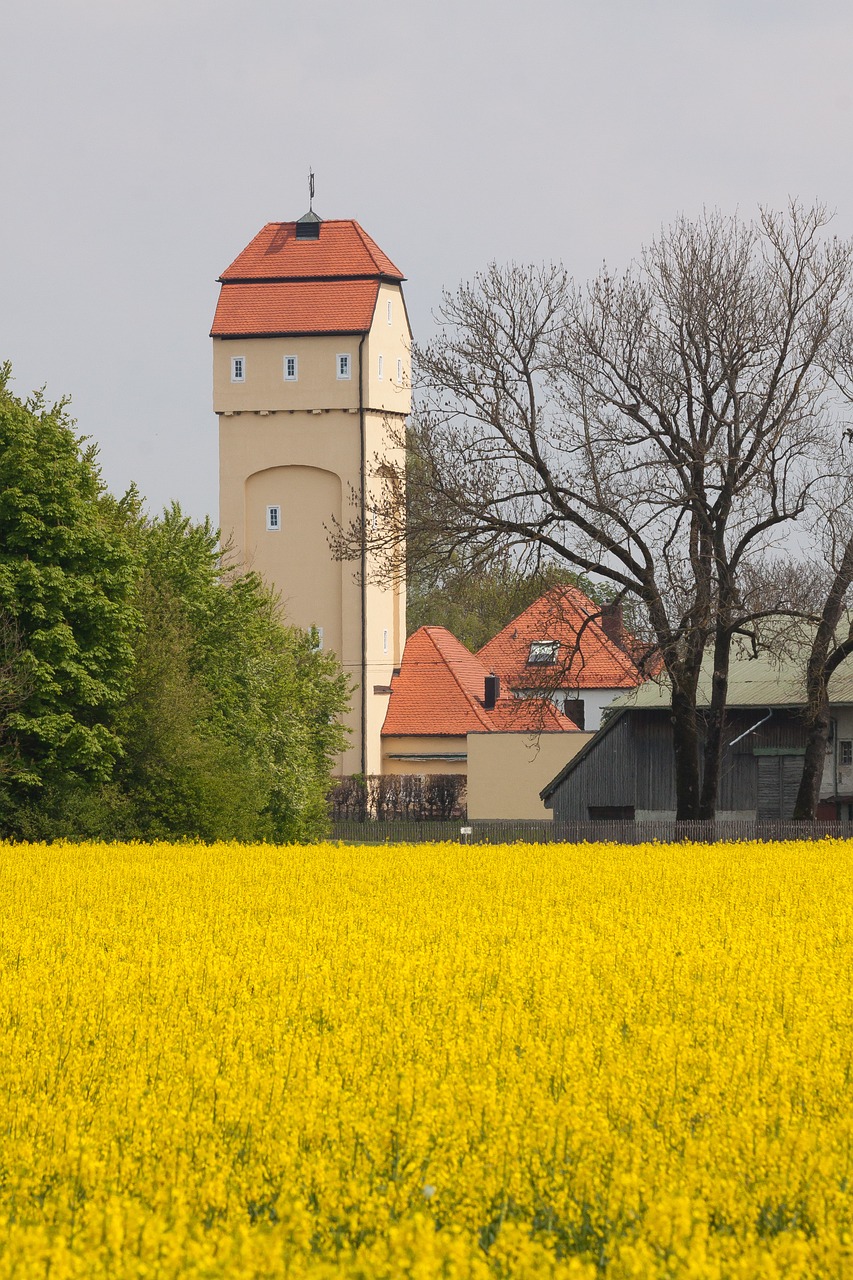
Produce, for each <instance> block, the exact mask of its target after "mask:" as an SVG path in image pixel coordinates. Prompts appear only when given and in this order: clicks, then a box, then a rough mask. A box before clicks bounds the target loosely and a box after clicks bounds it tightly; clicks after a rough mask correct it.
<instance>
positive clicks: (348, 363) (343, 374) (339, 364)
mask: <svg viewBox="0 0 853 1280" xmlns="http://www.w3.org/2000/svg"><path fill="white" fill-rule="evenodd" d="M335 368H336V369H337V371H338V382H349V381H350V379H351V378H352V357H351V356H350V353H349V352H348V351H339V352H338V354H337V355H336V356H335Z"/></svg>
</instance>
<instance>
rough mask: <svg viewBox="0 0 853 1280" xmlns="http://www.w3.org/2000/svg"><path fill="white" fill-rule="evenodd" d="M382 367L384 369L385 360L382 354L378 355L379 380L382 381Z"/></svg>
mask: <svg viewBox="0 0 853 1280" xmlns="http://www.w3.org/2000/svg"><path fill="white" fill-rule="evenodd" d="M384 369H385V360H384V358H383V357H382V356H380V357H379V381H380V382H381V381H382V376H383V371H384Z"/></svg>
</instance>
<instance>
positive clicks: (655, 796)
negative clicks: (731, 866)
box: [541, 659, 853, 822]
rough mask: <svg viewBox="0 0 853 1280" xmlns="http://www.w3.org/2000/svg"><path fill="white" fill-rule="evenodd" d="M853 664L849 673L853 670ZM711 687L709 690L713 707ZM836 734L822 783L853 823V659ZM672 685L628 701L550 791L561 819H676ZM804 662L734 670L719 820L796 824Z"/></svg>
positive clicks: (829, 809) (742, 663)
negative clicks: (778, 820) (788, 820)
mask: <svg viewBox="0 0 853 1280" xmlns="http://www.w3.org/2000/svg"><path fill="white" fill-rule="evenodd" d="M845 668H847V669H845ZM708 688H709V681H708V679H707V678H705V679H703V681H702V683H701V685H700V705H701V701H704V702H705V703H706V705H707V695H708ZM830 703H831V712H832V737H831V741H830V743H829V750H828V752H827V758H826V766H825V768H824V775H823V780H822V784H821V793H820V794H821V808H820V813H819V816H821V817H824V818H851V819H853V661H851V662H848V663H847V664H845V665H844V666H842V667H841V668H839V670H838V671H837V672H836V673H835V675H834V676H833V680H832V683H831V685H830ZM668 704H669V687H668V686H667V685H666V684H663V683H656V682H649V683H648V684H646V685H643V686H642V687H641V688H639V689H637V690H636V691H634V692H632V693H631V694H629V695H627V696H626V697H624V698H622V699H620V700H619V702H618V703H617V704H615V705H614V708H613V710H612V712H611V714H610V716H609V718H608V719H607V720H606V722H605V723H604V725H603V726H602V727H601V729H599V731H598V733H596V735H595V737H594V738H592V740H591V741H590V742H588V743H587V744H586V746H585V747H584V748H583V749H582V750H581V751H580V752H579V753H578V754H577V755H576V756H575V757H574V759H572V760H570V761H569V762H568V764H567V765H566V766H565V768H564V769H562V770H561V772H560V773H558V774H557V776H556V777H555V778H553V779H552V780H551V782H549V783H548V785H547V787H545V788H544V790H543V791H542V792H541V796H542V800H543V801H544V804H545V807H546V808H549V809H551V810H552V813H553V817H554V821H555V822H586V821H589V820H595V819H609V820H623V821H624V820H626V819H627V820H635V821H637V822H642V821H666V820H670V819H673V818H674V817H675V773H674V768H673V751H672V724H671V720H670V712H669V705H668ZM803 705H804V694H803V688H802V675H801V671H800V668H799V666H794V665H793V664H787V665H775V664H771V663H769V662H767V661H762V660H760V659H758V660H748V659H742V660H739V661H737V662H735V663H733V664H732V674H731V680H730V688H729V711H728V719H727V734H726V737H727V742H728V746H727V748H726V751H725V753H724V756H723V766H722V772H721V777H720V796H719V808H718V813H717V816H718V818H719V819H732V820H735V819H740V820H746V821H752V820H758V821H764V820H770V819H775V818H782V819H784V818H790V817H791V816H792V814H793V809H794V801H795V800H796V795H797V788H798V787H799V783H800V777H801V775H802V768H803V755H804V752H805V741H806V734H805V724H804V720H803V715H802V708H803Z"/></svg>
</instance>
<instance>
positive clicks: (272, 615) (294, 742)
mask: <svg viewBox="0 0 853 1280" xmlns="http://www.w3.org/2000/svg"><path fill="white" fill-rule="evenodd" d="M137 537H138V541H139V547H140V558H141V561H142V573H141V581H140V590H139V597H138V599H139V607H140V611H141V614H142V618H143V623H144V625H143V628H142V632H141V634H140V639H139V643H138V648H137V662H136V667H135V671H134V676H133V680H132V683H131V686H130V691H129V696H128V699H127V702H126V705H125V709H124V712H123V716H122V726H123V733H122V736H123V740H124V744H125V748H124V760H123V763H122V766H121V771H120V772H121V777H122V783H123V787H124V788H125V790H126V792H127V793H128V794H129V795H130V796H131V797H132V799H133V803H134V807H135V810H136V813H137V821H138V824H139V826H140V828H141V830H142V831H143V832H144V834H145V835H148V836H156V835H183V836H198V837H201V838H204V839H215V838H238V839H258V838H268V839H274V840H282V841H283V840H306V839H315V838H318V837H319V836H321V835H322V834H324V832H325V830H326V828H327V823H328V806H327V803H326V795H327V793H328V790H329V787H330V774H331V768H332V764H333V761H334V758H335V756H336V755H337V753H338V752H339V751H341V750H342V749H343V746H344V733H343V730H342V728H341V726H340V717H341V715H342V713H343V711H344V709H345V707H346V703H347V697H348V690H347V684H346V679H345V677H344V675H343V673H342V671H341V669H340V666H339V665H338V663H337V661H336V659H335V658H334V657H333V656H332V655H329V654H322V653H319V652H316V651H315V649H314V646H313V643H312V639H311V637H310V636H309V635H307V634H306V633H304V632H302V631H299V630H298V629H297V628H294V627H287V626H284V625H283V624H282V622H281V619H280V616H279V612H278V609H277V605H276V601H275V599H274V597H273V596H272V594H271V593H270V591H269V590H268V588H267V587H266V586H265V585H264V583H263V582H262V580H261V579H260V578H259V577H258V576H257V575H256V574H253V573H241V572H238V571H236V570H234V569H228V568H227V566H225V565H224V564H223V559H222V557H221V555H220V553H219V547H218V535H217V533H216V530H215V529H213V528H212V526H211V525H210V523H209V522H204V523H202V524H195V523H193V522H192V521H191V520H190V519H189V518H188V517H187V516H185V515H184V514H183V513H182V511H181V510H180V508H179V507H178V506H177V505H174V506H172V507H170V508H169V509H168V510H167V511H165V512H164V514H163V515H162V517H160V518H159V519H156V520H153V521H150V522H147V521H142V522H141V523H140V524H139V526H138V530H137Z"/></svg>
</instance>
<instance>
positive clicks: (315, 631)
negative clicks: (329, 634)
mask: <svg viewBox="0 0 853 1280" xmlns="http://www.w3.org/2000/svg"><path fill="white" fill-rule="evenodd" d="M311 648H312V649H313V650H314V652H315V653H319V652H320V650H321V649H322V648H323V628H322V627H312V628H311Z"/></svg>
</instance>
